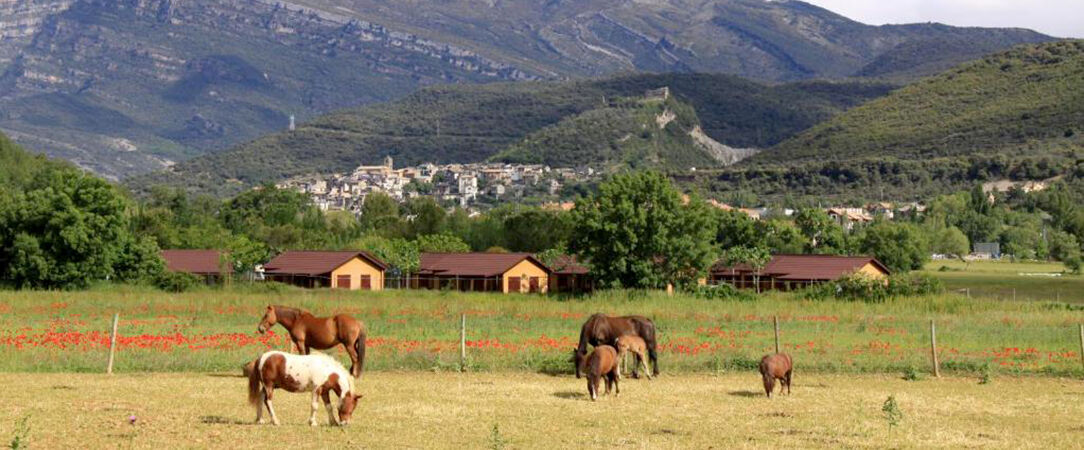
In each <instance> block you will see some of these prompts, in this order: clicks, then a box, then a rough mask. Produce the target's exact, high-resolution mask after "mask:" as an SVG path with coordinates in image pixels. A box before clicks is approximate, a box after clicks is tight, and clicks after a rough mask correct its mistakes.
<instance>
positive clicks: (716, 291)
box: [686, 283, 756, 302]
mask: <svg viewBox="0 0 1084 450" xmlns="http://www.w3.org/2000/svg"><path fill="white" fill-rule="evenodd" d="M686 291H687V292H688V293H689V294H692V295H693V296H694V297H696V298H702V299H707V300H737V301H743V302H744V301H752V300H756V295H754V294H750V293H749V292H746V291H742V290H741V289H738V288H736V287H734V286H733V285H731V284H727V283H722V284H714V285H710V284H709V285H706V286H693V287H690V288H688V289H687V290H686Z"/></svg>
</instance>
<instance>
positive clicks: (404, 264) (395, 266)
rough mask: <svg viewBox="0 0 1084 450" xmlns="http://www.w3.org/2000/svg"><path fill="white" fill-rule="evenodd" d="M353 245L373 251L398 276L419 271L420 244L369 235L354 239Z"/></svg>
mask: <svg viewBox="0 0 1084 450" xmlns="http://www.w3.org/2000/svg"><path fill="white" fill-rule="evenodd" d="M351 246H352V247H353V248H358V249H361V250H365V251H367V252H369V253H372V254H373V255H375V256H376V257H377V258H380V259H381V260H383V261H384V262H385V263H387V264H388V265H390V266H391V267H392V270H393V272H396V275H397V276H403V275H405V274H410V273H414V272H417V271H418V265H419V263H420V257H419V252H418V245H417V244H415V243H414V242H411V241H408V240H406V239H402V238H394V239H384V238H382V237H380V236H375V235H369V236H365V237H363V238H361V239H359V240H356V241H354V242H353V243H352V244H351Z"/></svg>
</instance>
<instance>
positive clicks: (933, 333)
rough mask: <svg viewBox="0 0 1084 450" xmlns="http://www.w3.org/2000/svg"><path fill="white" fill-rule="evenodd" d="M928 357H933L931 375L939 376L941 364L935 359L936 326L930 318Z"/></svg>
mask: <svg viewBox="0 0 1084 450" xmlns="http://www.w3.org/2000/svg"><path fill="white" fill-rule="evenodd" d="M930 357H931V358H932V359H933V376H935V377H937V378H941V364H940V363H939V362H938V361H937V328H936V327H934V324H933V319H930Z"/></svg>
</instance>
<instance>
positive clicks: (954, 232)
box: [927, 226, 971, 258]
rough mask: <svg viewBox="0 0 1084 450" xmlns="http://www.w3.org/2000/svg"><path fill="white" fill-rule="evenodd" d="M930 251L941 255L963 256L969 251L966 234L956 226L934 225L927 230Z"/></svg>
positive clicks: (969, 246) (969, 245)
mask: <svg viewBox="0 0 1084 450" xmlns="http://www.w3.org/2000/svg"><path fill="white" fill-rule="evenodd" d="M927 236H928V237H929V243H930V251H931V252H933V253H939V254H942V255H952V256H958V257H961V258H962V257H964V256H965V255H967V254H968V253H969V252H970V251H971V242H970V241H968V240H967V235H965V234H964V232H963V231H960V229H959V228H956V227H945V226H942V227H935V228H930V229H928V231H927Z"/></svg>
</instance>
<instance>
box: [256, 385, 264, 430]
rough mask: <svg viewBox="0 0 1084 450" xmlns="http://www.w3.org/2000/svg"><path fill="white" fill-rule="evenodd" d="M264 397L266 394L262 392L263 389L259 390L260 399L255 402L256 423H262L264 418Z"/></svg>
mask: <svg viewBox="0 0 1084 450" xmlns="http://www.w3.org/2000/svg"><path fill="white" fill-rule="evenodd" d="M261 389H262V388H261ZM264 397H266V394H264V393H263V391H260V401H259V403H256V423H264V420H263V404H264Z"/></svg>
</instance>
